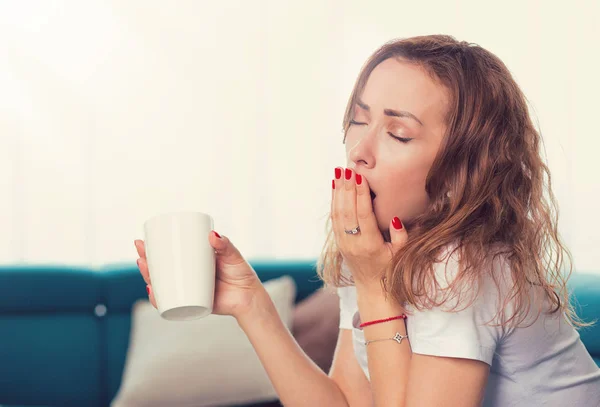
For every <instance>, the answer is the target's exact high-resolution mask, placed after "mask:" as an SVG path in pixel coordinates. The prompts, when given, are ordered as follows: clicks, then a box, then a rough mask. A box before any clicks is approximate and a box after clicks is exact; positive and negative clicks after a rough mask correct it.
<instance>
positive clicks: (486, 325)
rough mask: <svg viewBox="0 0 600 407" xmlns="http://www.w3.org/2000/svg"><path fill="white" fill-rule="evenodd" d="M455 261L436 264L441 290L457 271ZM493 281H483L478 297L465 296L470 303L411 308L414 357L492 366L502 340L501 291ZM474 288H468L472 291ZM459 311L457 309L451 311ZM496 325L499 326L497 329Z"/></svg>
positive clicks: (410, 326)
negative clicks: (420, 355)
mask: <svg viewBox="0 0 600 407" xmlns="http://www.w3.org/2000/svg"><path fill="white" fill-rule="evenodd" d="M457 264H458V263H457V262H456V260H455V259H452V258H451V259H450V260H448V261H447V267H445V264H437V265H435V266H434V267H435V268H436V275H437V278H438V283H441V284H440V287H441V288H442V289H443V288H447V286H448V283H449V282H450V281H452V279H453V277H454V276H455V275H456V272H457V270H458V265H457ZM495 287H496V286H495V284H494V283H493V281H491V279H490V281H487V280H485V279H484V283H483V284H482V285H481V289H480V290H479V291H478V295H477V296H476V297H474V296H469V295H465V296H464V297H463V296H460V297H458V298H462V300H464V301H468V302H466V303H465V304H462V303H460V302H458V301H461V300H452V299H450V300H448V302H447V303H446V304H443V305H442V306H441V307H433V308H431V309H426V310H422V311H419V310H416V309H414V308H413V307H409V309H408V311H409V314H408V315H409V318H408V319H407V321H406V324H407V331H408V337H409V341H410V345H411V349H412V351H413V353H418V354H422V355H431V356H441V357H455V358H464V359H474V360H480V361H482V362H485V363H487V364H488V365H490V366H491V365H492V360H493V358H494V354H495V351H496V347H497V345H498V343H499V341H500V340H501V338H502V328H501V327H499V326H497V320H496V319H495V318H494V317H495V316H496V315H497V311H498V304H499V302H498V299H499V294H498V292H499V290H497V289H495ZM472 288H473V287H469V289H471V290H472ZM454 307H456V309H454V310H453V309H452V308H454ZM495 325H496V326H495Z"/></svg>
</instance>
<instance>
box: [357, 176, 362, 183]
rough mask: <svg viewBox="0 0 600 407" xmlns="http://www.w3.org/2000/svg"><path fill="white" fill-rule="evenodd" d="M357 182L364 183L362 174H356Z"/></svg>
mask: <svg viewBox="0 0 600 407" xmlns="http://www.w3.org/2000/svg"><path fill="white" fill-rule="evenodd" d="M356 183H357V184H358V185H360V184H362V175H360V174H356Z"/></svg>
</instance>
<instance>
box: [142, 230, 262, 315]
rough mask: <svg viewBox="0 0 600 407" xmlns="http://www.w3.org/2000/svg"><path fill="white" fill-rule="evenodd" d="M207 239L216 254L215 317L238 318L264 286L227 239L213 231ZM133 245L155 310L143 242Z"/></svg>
mask: <svg viewBox="0 0 600 407" xmlns="http://www.w3.org/2000/svg"><path fill="white" fill-rule="evenodd" d="M207 239H208V241H209V243H210V245H211V246H212V247H213V249H215V253H216V259H215V260H216V262H215V265H216V273H217V274H216V279H215V299H214V303H213V314H218V315H232V316H234V317H236V318H237V317H238V316H240V315H242V314H243V313H244V312H245V311H247V310H248V309H249V308H250V305H251V304H252V301H253V299H254V297H255V294H256V293H257V291H259V290H261V289H263V286H262V283H261V282H260V279H259V278H258V276H257V275H256V272H255V271H254V269H253V268H252V267H251V266H250V265H249V264H248V262H247V261H246V260H245V259H244V258H243V257H242V255H241V254H240V252H239V251H238V250H237V249H236V248H235V246H234V245H233V244H232V243H231V242H230V241H229V239H228V238H227V237H225V236H223V237H221V236H219V235H218V234H217V233H216V232H211V233H210V234H209V236H207ZM134 243H135V247H136V249H137V252H138V255H139V256H140V258H139V259H138V260H137V264H138V268H139V269H140V273H141V274H142V277H143V278H144V281H145V282H146V284H147V291H148V297H149V299H150V302H151V303H152V305H153V306H154V307H155V308H156V300H155V299H154V294H153V292H152V282H151V281H150V274H149V273H148V263H147V260H146V249H145V246H144V242H143V241H142V240H136V241H135V242H134Z"/></svg>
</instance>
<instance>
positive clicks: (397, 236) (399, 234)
mask: <svg viewBox="0 0 600 407" xmlns="http://www.w3.org/2000/svg"><path fill="white" fill-rule="evenodd" d="M407 240H408V233H407V232H406V229H405V228H404V225H403V224H402V221H401V220H400V218H398V217H397V216H394V218H393V219H392V221H391V222H390V242H391V244H392V250H393V251H394V253H395V252H396V251H397V250H398V249H400V248H401V247H402V246H404V244H405V243H406V241H407Z"/></svg>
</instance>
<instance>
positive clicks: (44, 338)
mask: <svg viewBox="0 0 600 407" xmlns="http://www.w3.org/2000/svg"><path fill="white" fill-rule="evenodd" d="M96 277H97V276H96V274H95V273H94V272H91V271H90V270H87V269H82V268H68V267H61V268H58V267H41V266H16V267H6V266H5V267H1V268H0V341H1V345H0V403H4V404H27V405H61V406H82V405H85V406H100V405H102V402H103V397H104V391H103V388H102V382H103V379H102V375H103V372H102V370H101V364H100V360H101V358H102V356H103V355H102V353H101V352H99V349H101V348H102V347H101V346H100V338H101V335H100V329H101V328H100V324H99V320H98V317H97V316H96V313H95V311H96V306H97V305H98V302H99V287H98V284H97V282H98V280H97V278H96Z"/></svg>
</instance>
